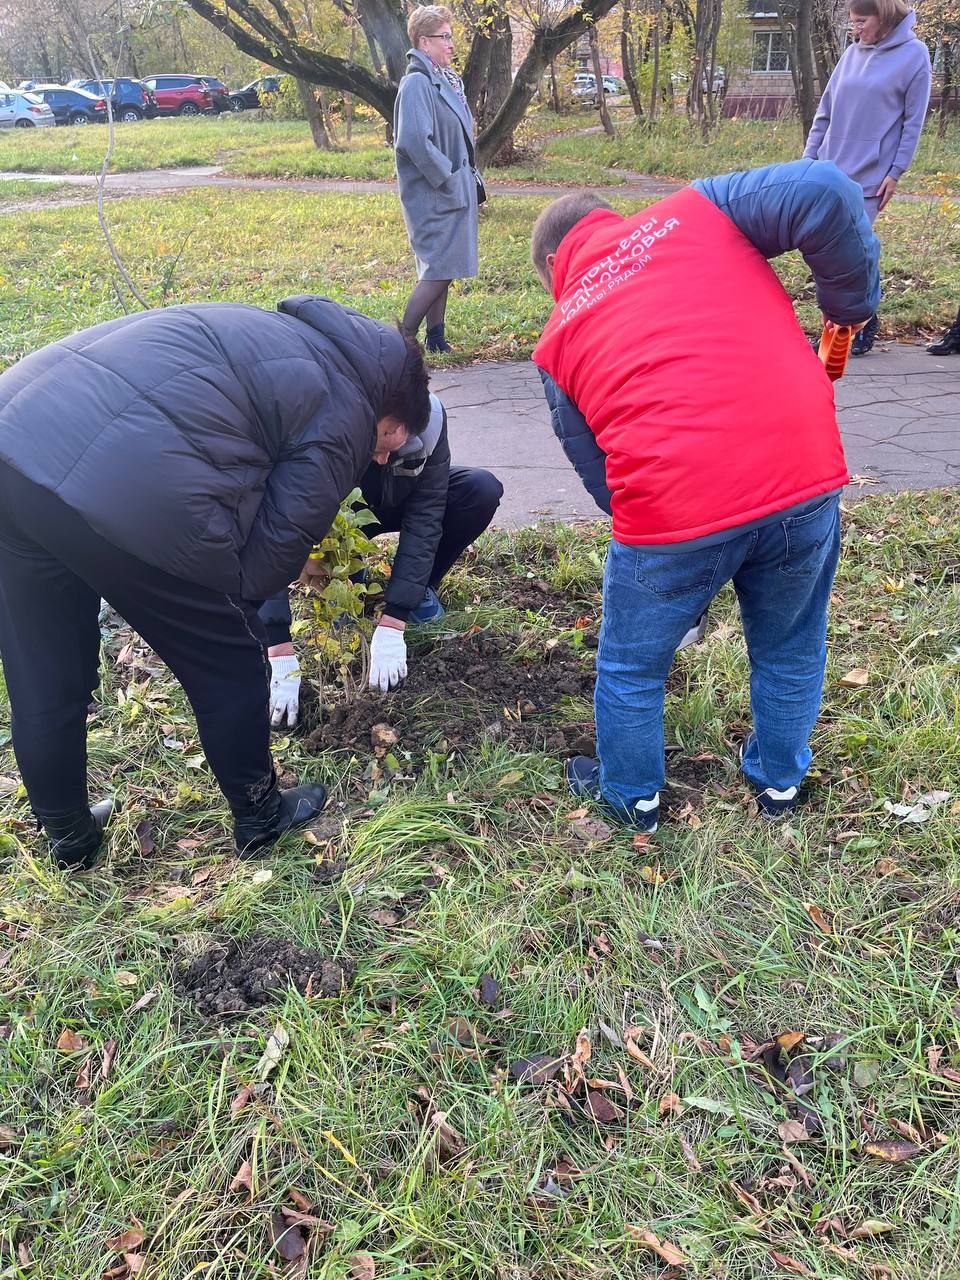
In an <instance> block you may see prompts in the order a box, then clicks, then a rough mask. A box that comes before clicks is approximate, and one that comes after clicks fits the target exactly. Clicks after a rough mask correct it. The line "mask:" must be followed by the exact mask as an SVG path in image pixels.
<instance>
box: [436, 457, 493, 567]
mask: <svg viewBox="0 0 960 1280" xmlns="http://www.w3.org/2000/svg"><path fill="white" fill-rule="evenodd" d="M502 497H503V485H502V484H501V483H500V481H499V480H498V479H497V477H496V476H495V475H493V474H492V473H491V472H489V471H484V470H482V469H481V468H479V467H451V468H450V484H449V487H448V489H447V509H446V511H445V512H444V516H443V532H442V533H441V535H440V543H439V546H438V547H437V554H436V558H435V559H434V562H433V571H432V573H431V574H430V583H429V585H430V586H431V587H433V589H434V591H436V589H437V587H439V585H440V583H441V582H442V580H443V578H444V577H445V576H446V574H448V573H449V572H450V570H451V569H452V568H453V566H454V565H455V564H456V563H457V561H458V560H459V559H460V557H461V556H462V555H463V553H464V551H466V549H467V547H472V546H473V544H474V543H475V542H476V540H477V539H478V538H479V537H480V535H481V533H483V531H484V530H485V529H487V528H488V527H489V525H490V522H491V520H492V519H493V517H494V516H495V515H496V514H497V508H498V507H499V505H500V499H501V498H502Z"/></svg>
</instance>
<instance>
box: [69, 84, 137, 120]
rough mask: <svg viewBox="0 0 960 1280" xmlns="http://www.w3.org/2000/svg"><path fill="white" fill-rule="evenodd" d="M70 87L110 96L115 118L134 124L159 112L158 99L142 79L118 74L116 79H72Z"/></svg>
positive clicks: (106, 96)
mask: <svg viewBox="0 0 960 1280" xmlns="http://www.w3.org/2000/svg"><path fill="white" fill-rule="evenodd" d="M67 88H69V89H86V91H87V93H95V94H98V95H99V96H100V97H101V98H109V99H110V103H111V106H112V108H113V118H114V120H121V121H123V122H124V123H125V124H132V123H133V121H134V120H143V119H144V118H146V119H150V118H151V117H152V116H155V115H156V114H157V99H156V97H155V96H154V94H153V93H152V92H151V90H150V89H148V88H147V86H146V85H145V84H144V83H143V81H142V80H131V79H130V78H129V77H128V76H117V78H116V80H71V81H70V83H69V85H68V86H67Z"/></svg>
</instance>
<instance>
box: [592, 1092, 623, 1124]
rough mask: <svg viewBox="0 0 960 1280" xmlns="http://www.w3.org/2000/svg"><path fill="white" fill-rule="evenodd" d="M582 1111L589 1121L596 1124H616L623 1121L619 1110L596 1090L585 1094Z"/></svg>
mask: <svg viewBox="0 0 960 1280" xmlns="http://www.w3.org/2000/svg"><path fill="white" fill-rule="evenodd" d="M583 1109H584V1111H585V1112H586V1113H587V1115H588V1116H589V1117H590V1119H591V1120H596V1122H597V1124H616V1123H617V1122H618V1121H620V1120H622V1119H623V1112H622V1111H621V1110H620V1108H619V1107H618V1106H617V1105H616V1104H615V1103H613V1102H611V1101H610V1099H609V1098H607V1097H606V1096H605V1095H604V1094H602V1093H600V1092H599V1091H598V1090H596V1089H593V1090H591V1091H590V1092H589V1093H588V1094H587V1101H586V1103H585V1104H584V1108H583Z"/></svg>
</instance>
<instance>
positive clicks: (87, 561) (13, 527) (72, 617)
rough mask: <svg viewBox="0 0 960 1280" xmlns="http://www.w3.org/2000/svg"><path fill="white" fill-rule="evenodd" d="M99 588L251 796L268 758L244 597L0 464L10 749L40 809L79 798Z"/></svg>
mask: <svg viewBox="0 0 960 1280" xmlns="http://www.w3.org/2000/svg"><path fill="white" fill-rule="evenodd" d="M101 596H103V597H104V599H106V600H107V601H108V602H109V603H110V604H111V605H112V606H113V607H114V609H116V611H117V613H119V614H120V616H121V617H122V618H124V619H125V620H126V621H127V622H128V623H129V624H130V626H131V627H133V628H134V630H135V631H136V632H138V634H139V635H141V636H142V637H143V639H144V640H145V641H146V643H147V644H148V645H150V647H151V648H152V649H153V650H154V651H155V652H156V653H157V654H158V656H159V657H160V658H161V659H162V660H163V661H164V662H165V663H166V664H167V666H168V667H169V668H170V670H171V671H172V672H173V673H174V675H175V676H176V677H177V679H178V680H179V681H180V683H181V685H182V686H183V688H184V690H185V692H186V694H187V697H188V698H189V699H190V702H191V704H192V706H193V710H194V713H195V715H196V717H197V728H198V729H199V731H200V741H201V743H202V744H203V749H204V752H205V754H206V757H207V762H208V763H209V765H210V768H211V769H212V770H213V772H214V774H215V775H216V778H217V781H218V782H219V783H220V786H221V788H222V790H223V792H224V794H225V796H226V797H227V800H228V801H236V802H237V803H239V804H245V803H249V802H250V800H251V799H255V798H256V797H257V796H258V795H259V794H260V793H261V792H262V790H263V788H264V785H265V783H266V782H267V781H268V780H269V779H270V777H271V776H272V761H271V757H270V717H269V714H268V710H267V708H268V702H269V685H270V680H269V666H268V665H267V661H266V655H265V650H264V643H265V636H264V632H263V627H262V626H261V624H260V620H259V618H258V617H257V613H256V610H255V609H254V607H253V605H252V604H247V603H245V602H243V601H242V600H239V599H234V598H233V597H231V596H228V595H224V594H222V593H220V592H216V591H210V590H208V589H207V588H205V587H199V586H197V585H195V584H194V583H191V582H186V581H183V580H182V579H180V578H174V577H172V576H171V575H170V574H167V573H163V572H162V571H161V570H159V569H155V568H153V566H152V565H148V564H144V563H143V562H142V561H140V560H137V559H135V558H134V557H133V556H130V555H127V554H126V552H124V551H120V550H118V548H117V547H114V546H111V545H110V543H108V542H107V541H105V540H104V539H103V538H101V537H100V536H99V534H96V533H94V531H93V530H92V529H91V528H90V527H89V525H87V524H86V523H84V521H83V520H81V518H80V517H79V516H78V515H77V514H76V512H75V511H73V510H72V508H70V507H68V506H66V505H65V504H64V503H63V502H61V501H60V499H59V498H57V497H55V496H54V495H53V494H52V493H50V492H48V491H47V490H46V489H42V488H40V487H39V486H37V485H35V484H32V483H31V482H30V481H29V480H26V479H25V478H24V477H23V476H21V475H19V473H17V472H15V471H13V470H11V469H10V468H8V467H6V466H5V465H3V464H2V463H0V657H2V658H3V668H4V675H5V678H6V683H7V693H8V695H9V698H10V709H11V712H12V718H13V749H14V753H15V754H16V757H17V764H18V765H19V766H20V774H21V777H22V778H23V783H24V786H25V787H26V789H27V794H28V795H29V797H30V803H31V804H32V806H33V809H34V812H35V813H36V815H37V817H38V818H40V819H41V821H42V820H43V818H44V817H45V816H46V817H51V818H52V817H59V816H66V815H71V814H75V813H77V812H80V811H82V810H83V809H85V808H86V807H87V803H88V801H87V776H86V775H87V723H86V722H87V707H88V705H89V703H90V699H91V697H92V695H93V691H94V690H95V689H96V687H97V685H98V683H99V665H100V627H99V623H98V613H99V608H100V597H101Z"/></svg>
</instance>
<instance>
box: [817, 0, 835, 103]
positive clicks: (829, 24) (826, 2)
mask: <svg viewBox="0 0 960 1280" xmlns="http://www.w3.org/2000/svg"><path fill="white" fill-rule="evenodd" d="M812 42H813V57H814V61H815V62H816V65H817V80H818V82H819V85H820V92H821V93H822V92H823V90H824V88H825V87H826V83H827V81H828V80H829V79H830V76H831V74H832V72H833V68H834V67H835V66H836V65H837V62H838V61H839V59H840V53H841V49H840V40H839V37H838V36H837V29H836V27H835V26H834V14H833V5H832V3H831V0H814V5H813V33H812Z"/></svg>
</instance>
